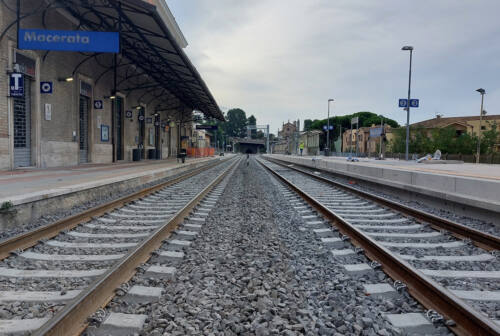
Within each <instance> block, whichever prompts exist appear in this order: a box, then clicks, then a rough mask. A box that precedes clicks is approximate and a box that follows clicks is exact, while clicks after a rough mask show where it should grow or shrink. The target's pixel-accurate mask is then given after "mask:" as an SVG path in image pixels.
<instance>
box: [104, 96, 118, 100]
mask: <svg viewBox="0 0 500 336" xmlns="http://www.w3.org/2000/svg"><path fill="white" fill-rule="evenodd" d="M115 98H116V96H104V99H111V100H113V99H115Z"/></svg>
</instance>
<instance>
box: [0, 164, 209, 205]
mask: <svg viewBox="0 0 500 336" xmlns="http://www.w3.org/2000/svg"><path fill="white" fill-rule="evenodd" d="M213 159H214V157H206V158H187V159H186V163H184V164H182V163H178V162H177V159H175V158H171V159H165V160H158V161H157V160H154V161H153V160H151V161H149V160H148V161H140V162H127V163H114V164H84V165H80V166H73V167H60V168H46V169H35V168H33V169H31V168H29V169H19V170H14V171H0V202H3V201H6V200H13V201H15V202H14V203H19V202H20V201H21V200H23V199H25V198H32V197H35V198H36V196H37V195H40V194H41V193H42V194H44V195H49V194H59V195H60V194H64V193H65V192H73V191H75V189H83V188H91V187H93V186H99V185H103V184H107V183H114V182H118V181H123V180H127V179H130V178H134V177H139V176H141V175H148V174H154V173H155V171H162V170H167V169H173V168H175V167H181V166H183V165H184V166H186V165H190V164H193V163H198V162H203V161H208V160H213Z"/></svg>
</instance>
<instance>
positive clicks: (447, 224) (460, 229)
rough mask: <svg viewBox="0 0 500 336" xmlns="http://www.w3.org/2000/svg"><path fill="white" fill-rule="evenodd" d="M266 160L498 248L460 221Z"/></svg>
mask: <svg viewBox="0 0 500 336" xmlns="http://www.w3.org/2000/svg"><path fill="white" fill-rule="evenodd" d="M266 160H268V161H271V162H273V163H276V164H278V165H280V166H283V167H286V168H289V169H292V170H295V171H298V172H300V173H303V174H306V175H307V176H309V177H312V178H314V179H316V180H318V181H321V182H325V183H328V184H330V185H333V186H335V187H337V188H341V189H343V190H346V191H348V192H351V193H354V194H356V195H358V196H360V197H363V198H366V199H369V200H371V201H373V202H375V203H378V204H380V205H383V206H385V207H388V208H391V209H393V210H395V211H398V212H400V213H403V214H405V215H407V216H411V217H413V218H416V219H418V220H421V221H424V222H426V223H428V224H431V225H433V226H434V227H437V228H439V229H444V230H447V231H449V232H451V233H453V234H454V235H455V236H457V237H458V238H468V239H470V240H471V241H472V242H474V243H475V244H476V245H477V246H479V247H481V248H483V249H485V250H489V251H494V250H500V237H497V236H494V235H491V234H489V233H485V232H482V231H479V230H476V229H473V228H470V227H467V226H465V225H462V224H460V223H456V222H453V221H451V220H449V219H446V218H442V217H439V216H436V215H433V214H430V213H427V212H425V211H422V210H418V209H414V208H411V207H409V206H406V205H404V204H400V203H398V202H395V201H392V200H389V199H387V198H385V197H382V196H378V195H375V194H373V193H370V192H367V191H362V190H359V189H356V188H353V187H351V186H347V185H345V184H342V183H339V182H335V181H332V180H330V179H327V178H325V177H322V176H318V175H315V174H313V173H310V172H308V171H305V170H303V169H299V168H297V167H290V166H288V165H286V164H284V163H282V162H281V161H278V160H274V159H269V158H266Z"/></svg>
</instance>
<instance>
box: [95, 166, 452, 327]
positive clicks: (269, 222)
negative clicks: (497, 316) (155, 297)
mask: <svg viewBox="0 0 500 336" xmlns="http://www.w3.org/2000/svg"><path fill="white" fill-rule="evenodd" d="M283 191H285V188H284V187H283V186H281V185H280V184H279V183H278V182H277V181H276V180H275V179H274V178H272V177H271V176H270V175H269V174H268V173H267V172H266V171H265V170H264V169H263V168H261V167H260V166H259V165H258V163H257V162H256V161H255V160H253V159H251V160H250V162H249V164H248V165H247V163H246V160H243V161H242V162H241V164H240V165H239V167H238V168H237V169H236V171H235V172H234V174H233V175H232V177H231V179H230V180H229V183H228V185H227V186H226V188H225V191H224V194H223V195H222V196H221V197H220V198H219V199H218V201H217V204H216V206H215V207H214V208H213V210H212V211H211V212H210V213H209V215H208V216H207V217H206V220H205V222H204V224H203V226H202V229H201V231H200V233H199V235H198V237H197V238H196V239H195V240H193V241H192V244H191V246H189V247H188V248H185V249H184V253H185V258H184V260H182V261H180V262H179V263H172V264H164V266H174V267H176V272H175V277H174V279H168V280H167V279H153V278H148V277H146V276H145V275H144V274H141V273H138V274H136V275H135V276H134V278H133V279H132V280H131V281H130V282H129V285H130V286H133V285H137V284H141V285H143V286H152V287H162V288H163V290H164V292H163V294H162V296H161V298H160V300H159V302H157V303H149V304H136V305H133V304H129V305H125V304H123V301H122V299H121V298H120V297H116V298H115V299H114V300H113V301H112V302H111V303H110V304H109V305H108V307H107V311H108V313H109V312H121V313H129V314H147V315H148V319H147V320H146V324H145V327H144V329H143V330H142V332H141V334H142V335H239V334H241V335H304V334H305V335H336V336H340V335H399V334H401V333H400V331H399V330H396V329H395V328H393V327H392V326H391V325H390V323H389V322H387V321H386V320H385V318H384V317H383V314H385V313H392V314H398V313H424V309H423V307H421V306H420V305H419V304H418V303H417V302H415V301H414V300H413V299H412V298H411V297H409V296H408V294H407V293H406V292H405V291H404V290H403V291H402V292H401V293H399V294H397V295H396V297H395V298H383V297H382V298H378V297H372V296H367V295H366V294H365V292H364V288H363V284H371V283H380V282H384V283H388V284H391V283H392V281H391V280H390V279H389V278H388V277H387V276H386V275H385V274H384V273H383V272H382V271H380V270H375V271H373V272H371V273H369V274H367V275H362V276H360V277H357V278H354V277H351V276H349V275H348V274H347V273H346V272H345V270H344V267H343V266H344V264H350V263H351V264H354V263H361V262H369V260H368V259H366V258H365V257H364V255H363V254H355V255H351V256H349V257H341V258H335V257H334V256H333V255H332V254H331V252H330V248H328V247H326V246H325V245H324V244H322V243H321V242H320V241H319V240H318V237H317V236H315V235H314V233H313V231H312V230H305V229H304V227H303V225H304V219H303V218H302V217H301V216H300V215H299V213H298V212H297V211H296V210H295V209H294V208H293V206H292V205H291V204H290V202H289V201H288V200H287V199H286V198H285V197H284V196H283V194H282V193H283ZM328 227H329V226H327V225H325V228H328ZM174 238H175V237H174ZM166 245H167V244H165V245H164V246H163V248H165V246H166ZM346 248H354V247H353V246H352V245H350V244H349V243H348V242H346ZM150 264H154V262H152V261H151V260H150V261H149V262H148V265H144V267H143V268H147V267H148V266H149V265H150ZM94 326H95V325H94ZM93 330H95V329H92V328H90V329H88V330H87V333H88V334H89V335H92V333H93ZM436 332H437V334H443V335H448V334H449V332H448V330H447V329H446V328H445V327H443V325H439V324H438V325H436Z"/></svg>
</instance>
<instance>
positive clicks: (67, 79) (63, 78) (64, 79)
mask: <svg viewBox="0 0 500 336" xmlns="http://www.w3.org/2000/svg"><path fill="white" fill-rule="evenodd" d="M73 79H74V78H73V77H62V78H61V77H60V78H58V79H57V81H59V82H72V81H73Z"/></svg>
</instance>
